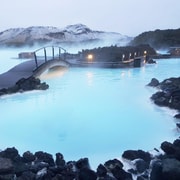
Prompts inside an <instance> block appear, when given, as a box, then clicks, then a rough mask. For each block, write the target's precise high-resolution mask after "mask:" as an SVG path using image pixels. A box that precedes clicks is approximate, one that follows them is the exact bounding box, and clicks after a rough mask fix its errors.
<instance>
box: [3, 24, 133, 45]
mask: <svg viewBox="0 0 180 180" xmlns="http://www.w3.org/2000/svg"><path fill="white" fill-rule="evenodd" d="M131 39H132V38H130V37H128V36H125V35H121V34H120V33H113V32H104V31H94V30H91V29H90V28H88V27H87V26H86V25H83V24H75V25H69V26H67V27H65V28H62V29H60V28H57V27H44V26H32V27H28V28H14V29H8V30H5V31H3V32H0V45H3V46H24V45H34V44H36V43H39V44H42V45H44V44H60V43H79V42H81V43H82V42H86V43H92V42H104V45H115V44H118V45H121V46H123V45H126V44H127V43H128V42H130V40H131Z"/></svg>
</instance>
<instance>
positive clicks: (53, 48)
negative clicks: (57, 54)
mask: <svg viewBox="0 0 180 180" xmlns="http://www.w3.org/2000/svg"><path fill="white" fill-rule="evenodd" d="M52 57H53V59H54V46H52Z"/></svg>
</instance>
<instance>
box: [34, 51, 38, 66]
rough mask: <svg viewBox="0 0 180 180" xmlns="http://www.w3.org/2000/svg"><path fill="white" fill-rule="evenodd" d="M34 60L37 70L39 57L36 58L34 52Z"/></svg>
mask: <svg viewBox="0 0 180 180" xmlns="http://www.w3.org/2000/svg"><path fill="white" fill-rule="evenodd" d="M34 60H35V64H36V68H37V67H38V63H37V56H36V53H35V52H34Z"/></svg>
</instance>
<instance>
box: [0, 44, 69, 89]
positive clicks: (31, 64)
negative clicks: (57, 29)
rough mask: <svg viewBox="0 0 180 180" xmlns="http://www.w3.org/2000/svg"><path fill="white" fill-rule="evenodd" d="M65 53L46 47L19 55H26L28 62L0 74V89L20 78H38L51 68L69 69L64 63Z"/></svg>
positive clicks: (64, 51)
mask: <svg viewBox="0 0 180 180" xmlns="http://www.w3.org/2000/svg"><path fill="white" fill-rule="evenodd" d="M66 53H67V52H66V50H65V49H64V48H62V47H56V46H47V47H43V48H40V49H38V50H36V51H34V52H30V53H21V55H22V54H24V55H25V54H26V56H28V58H30V60H28V61H25V62H23V63H21V64H18V65H17V66H15V67H13V68H12V69H10V70H9V71H7V72H5V73H3V74H0V89H2V88H8V87H11V86H13V85H15V83H16V82H17V81H18V80H19V79H21V78H29V77H31V76H34V77H39V76H40V75H41V74H42V73H43V72H45V71H47V70H48V69H51V68H53V67H57V66H62V67H69V66H70V63H68V62H67V61H66Z"/></svg>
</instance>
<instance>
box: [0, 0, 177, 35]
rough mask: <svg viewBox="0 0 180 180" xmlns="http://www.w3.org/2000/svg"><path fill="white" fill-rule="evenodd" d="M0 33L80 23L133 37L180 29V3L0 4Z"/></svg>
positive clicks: (35, 0)
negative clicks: (10, 29) (8, 30)
mask: <svg viewBox="0 0 180 180" xmlns="http://www.w3.org/2000/svg"><path fill="white" fill-rule="evenodd" d="M0 2H1V6H0V31H3V30H6V29H8V28H16V27H29V26H55V27H60V28H63V27H65V26H67V25H71V24H77V23H82V24H85V25H87V26H88V27H89V28H91V29H93V30H104V31H111V32H119V33H121V34H123V35H129V36H136V35H138V34H140V33H142V32H144V31H149V30H155V29H176V28H180V0H0Z"/></svg>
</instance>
